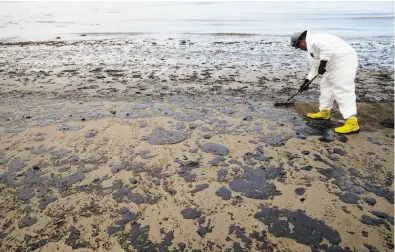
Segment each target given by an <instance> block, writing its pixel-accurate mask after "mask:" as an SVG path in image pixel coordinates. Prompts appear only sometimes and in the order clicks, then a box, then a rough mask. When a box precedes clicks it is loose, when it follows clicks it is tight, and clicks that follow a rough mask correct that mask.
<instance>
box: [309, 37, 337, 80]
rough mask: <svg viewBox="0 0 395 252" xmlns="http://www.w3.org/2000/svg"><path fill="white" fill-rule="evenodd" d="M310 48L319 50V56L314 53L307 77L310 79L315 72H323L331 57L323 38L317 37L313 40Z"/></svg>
mask: <svg viewBox="0 0 395 252" xmlns="http://www.w3.org/2000/svg"><path fill="white" fill-rule="evenodd" d="M312 48H313V49H314V51H317V52H319V55H320V56H319V57H317V55H314V61H313V65H312V67H311V70H310V72H309V74H308V75H307V79H308V80H311V79H312V78H313V77H314V76H315V75H316V74H317V73H320V74H324V72H325V67H326V63H327V62H328V61H329V59H330V58H331V50H330V47H329V45H328V43H327V42H326V41H325V40H321V39H317V40H315V41H314V42H313V45H312Z"/></svg>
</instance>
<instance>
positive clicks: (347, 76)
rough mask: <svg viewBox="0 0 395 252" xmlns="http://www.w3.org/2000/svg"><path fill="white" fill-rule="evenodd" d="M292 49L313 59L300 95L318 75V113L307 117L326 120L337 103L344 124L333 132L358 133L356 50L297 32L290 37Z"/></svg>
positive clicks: (330, 37) (318, 35)
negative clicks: (299, 50) (303, 52)
mask: <svg viewBox="0 0 395 252" xmlns="http://www.w3.org/2000/svg"><path fill="white" fill-rule="evenodd" d="M291 46H292V47H294V48H296V49H301V50H303V51H307V52H308V55H309V56H311V57H312V58H313V65H312V67H311V70H310V72H309V74H308V75H307V78H306V80H305V81H304V83H303V84H302V85H301V86H300V92H303V91H306V90H308V89H309V82H310V80H311V79H312V78H313V77H314V76H316V75H317V74H320V75H322V76H323V78H322V80H321V83H320V93H321V94H320V98H319V102H320V106H319V110H320V111H319V112H317V113H308V114H307V117H309V118H313V119H324V120H329V119H330V118H331V109H332V107H333V102H334V100H336V102H337V104H338V105H339V110H340V113H341V114H342V116H343V118H344V119H345V120H346V122H345V124H344V125H343V126H342V127H337V128H335V132H337V133H342V134H348V133H355V132H358V131H359V124H358V118H357V105H356V95H355V82H354V79H355V75H356V72H357V68H358V57H357V53H356V52H355V50H354V49H353V48H352V47H351V46H350V45H349V44H348V43H346V42H345V41H344V40H342V39H340V38H338V37H335V36H333V35H330V34H324V33H316V34H313V33H310V32H308V31H304V32H297V33H294V34H293V35H292V36H291Z"/></svg>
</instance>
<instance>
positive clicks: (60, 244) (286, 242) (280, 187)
mask: <svg viewBox="0 0 395 252" xmlns="http://www.w3.org/2000/svg"><path fill="white" fill-rule="evenodd" d="M287 39H288V38H286V37H281V36H279V37H271V38H264V37H257V36H240V35H239V36H229V35H216V36H192V35H190V36H184V37H182V38H180V37H176V38H173V37H169V38H152V37H149V36H133V37H128V38H114V39H99V40H98V39H85V40H80V41H56V40H55V41H46V42H29V43H25V42H22V43H8V42H6V43H3V44H2V45H0V50H1V51H2V56H1V57H2V58H1V66H0V71H1V76H2V80H1V81H0V97H1V104H0V106H1V114H0V126H1V128H0V129H1V132H2V134H1V137H0V143H1V145H0V146H1V152H0V153H1V156H0V164H1V175H0V182H1V183H0V185H1V187H0V188H1V189H0V193H1V200H0V201H1V203H0V210H1V211H0V212H1V218H0V225H1V227H2V231H1V233H0V237H1V238H2V240H1V248H2V250H3V251H33V250H35V251H54V250H58V251H71V250H72V249H73V251H74V250H76V251H193V250H194V251H209V250H210V251H317V250H318V251H354V250H356V251H368V250H369V248H370V249H372V248H376V249H378V250H379V251H391V249H392V248H393V214H394V213H393V203H394V202H393V200H394V199H393V195H394V194H393V163H394V153H393V137H394V135H393V112H394V111H393V69H392V70H391V67H392V65H393V61H392V59H393V54H391V52H392V53H393V42H392V41H390V40H386V39H384V38H382V39H381V40H378V41H377V40H376V41H373V42H371V41H362V42H357V41H351V42H350V43H354V46H355V48H356V50H357V52H358V54H359V55H360V57H359V59H360V69H359V70H358V73H357V78H356V85H357V88H356V90H357V97H358V98H357V101H358V109H359V110H358V112H359V117H360V123H361V132H360V133H359V134H354V135H348V136H342V135H337V134H335V133H333V128H334V127H336V126H338V125H341V123H342V122H343V121H342V119H343V118H342V117H341V115H340V113H339V112H338V109H337V108H335V112H334V115H333V117H332V120H331V121H328V122H320V121H311V120H307V118H306V117H305V116H304V114H305V113H307V112H313V111H315V110H316V109H317V107H318V102H317V101H318V96H319V80H316V81H315V82H314V84H313V85H312V86H313V87H312V89H310V90H309V91H308V92H305V93H303V94H302V95H299V96H297V97H296V98H295V99H296V103H295V106H293V107H288V108H281V107H280V108H277V107H274V106H273V105H274V102H275V101H278V100H281V99H285V98H287V97H288V95H290V94H293V93H294V92H296V91H297V88H298V86H299V83H301V82H302V81H303V78H304V77H305V75H306V74H307V71H308V69H309V64H308V62H307V59H306V57H305V54H304V53H302V52H294V51H292V50H291V49H290V48H288V47H287V46H288V44H287ZM371 44H372V46H371ZM367 48H370V49H369V56H366V54H364V50H367ZM383 52H387V53H384V54H383ZM295 55H297V56H295ZM364 55H365V56H364ZM372 55H377V58H375V57H373V56H372Z"/></svg>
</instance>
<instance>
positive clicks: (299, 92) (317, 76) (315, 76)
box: [287, 74, 320, 101]
mask: <svg viewBox="0 0 395 252" xmlns="http://www.w3.org/2000/svg"><path fill="white" fill-rule="evenodd" d="M318 75H320V74H317V75H316V76H314V77H313V79H311V81H309V82H308V83H307V84H306V85H310V83H312V82H313V80H315V78H317V77H318ZM300 91H301V90H300V89H299V91H298V92H297V93H296V94H294V95H293V96H291V97H290V98H289V99H288V100H287V101H289V100H291V99H292V98H294V97H295V96H297V95H298V94H299V93H300Z"/></svg>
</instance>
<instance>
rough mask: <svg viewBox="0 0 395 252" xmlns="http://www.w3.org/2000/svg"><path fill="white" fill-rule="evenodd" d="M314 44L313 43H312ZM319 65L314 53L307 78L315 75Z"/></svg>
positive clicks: (309, 78) (318, 59)
mask: <svg viewBox="0 0 395 252" xmlns="http://www.w3.org/2000/svg"><path fill="white" fill-rule="evenodd" d="M313 46H314V45H313ZM319 66H320V58H319V57H317V55H314V59H313V64H312V65H311V69H310V72H309V74H308V75H307V78H306V79H307V80H311V79H313V77H314V76H316V75H317V72H318V67H319Z"/></svg>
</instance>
